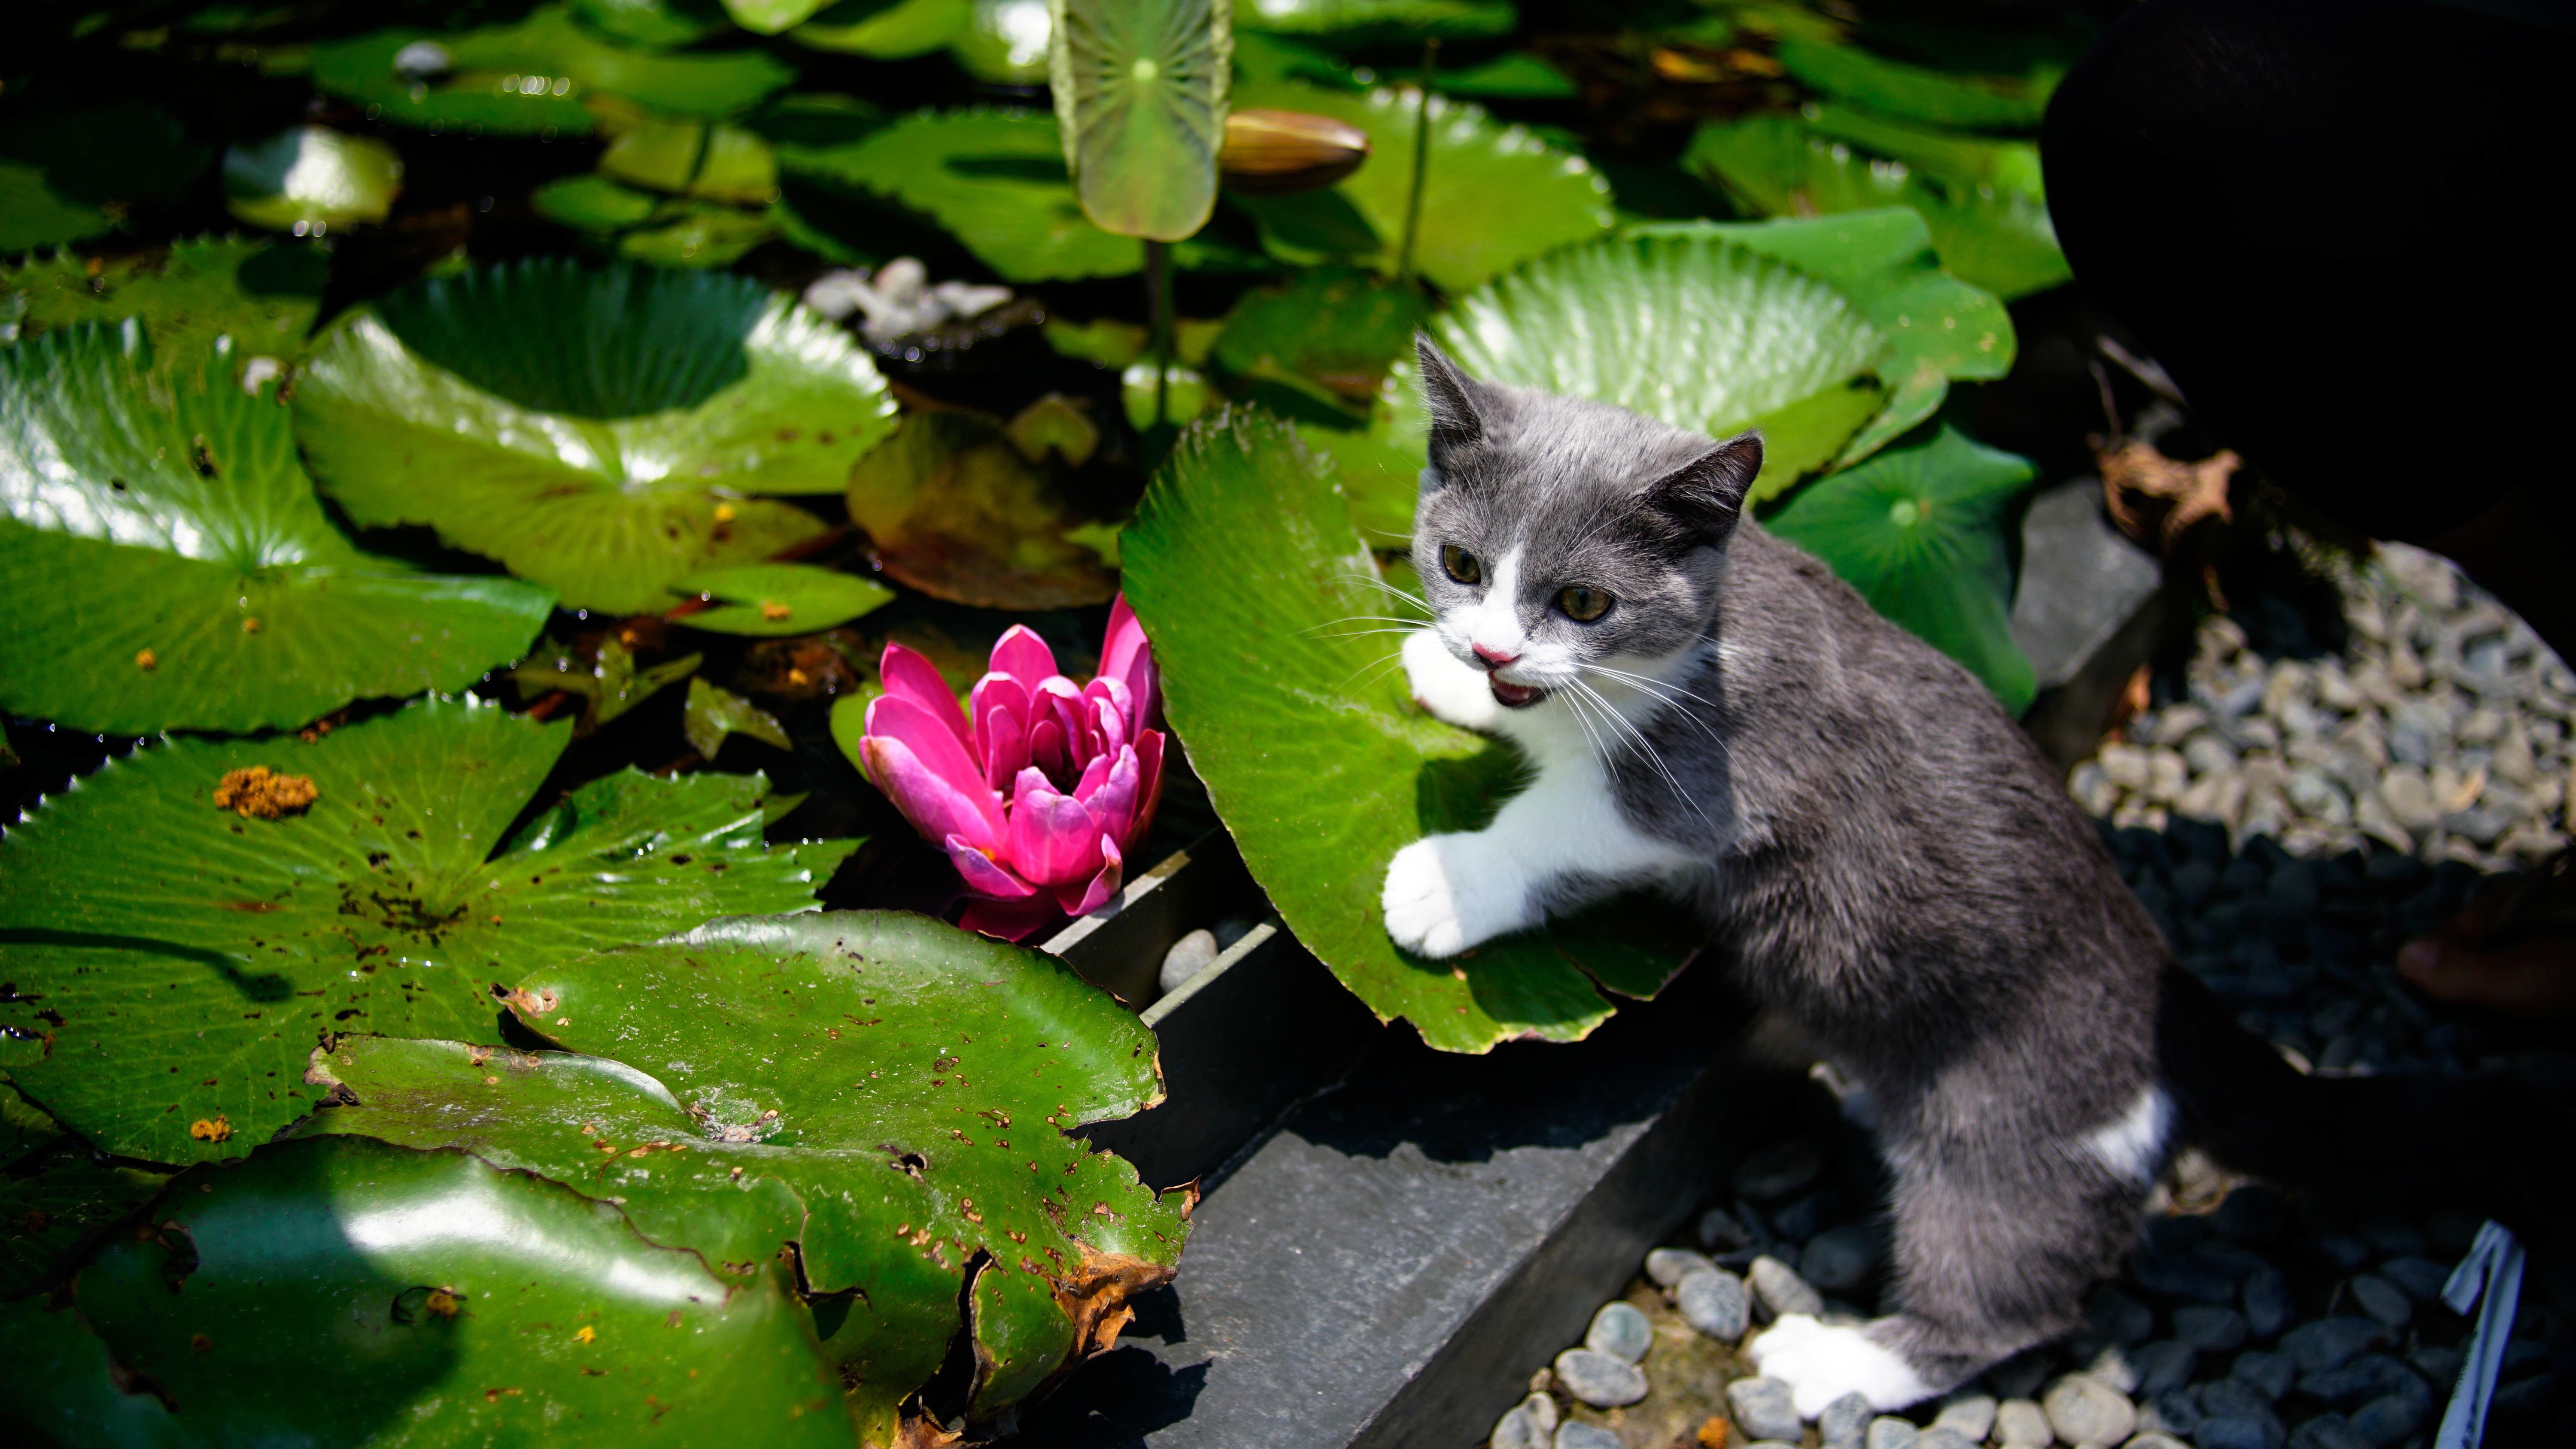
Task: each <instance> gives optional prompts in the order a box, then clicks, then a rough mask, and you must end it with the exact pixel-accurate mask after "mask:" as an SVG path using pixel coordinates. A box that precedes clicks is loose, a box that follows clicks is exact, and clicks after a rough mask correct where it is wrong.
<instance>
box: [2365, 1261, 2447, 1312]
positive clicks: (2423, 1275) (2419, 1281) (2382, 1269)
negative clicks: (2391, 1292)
mask: <svg viewBox="0 0 2576 1449" xmlns="http://www.w3.org/2000/svg"><path fill="white" fill-rule="evenodd" d="M2379 1276H2380V1277H2382V1278H2385V1279H2387V1280H2388V1281H2389V1282H2391V1283H2394V1284H2396V1285H2397V1286H2398V1287H2399V1288H2401V1289H2403V1290H2405V1293H2406V1296H2407V1297H2409V1298H2412V1299H2414V1300H2415V1301H2416V1302H2418V1303H2430V1302H2432V1301H2434V1300H2435V1299H2437V1298H2440V1297H2441V1296H2442V1287H2443V1285H2444V1284H2446V1283H2449V1282H2450V1281H2451V1270H2450V1268H2449V1266H2448V1265H2446V1264H2442V1263H2436V1262H2434V1261H2433V1260H2432V1259H2430V1258H2392V1259H2390V1260H2389V1261H2387V1262H2385V1263H2382V1264H2380V1265H2379Z"/></svg>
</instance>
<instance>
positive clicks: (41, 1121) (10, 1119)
mask: <svg viewBox="0 0 2576 1449" xmlns="http://www.w3.org/2000/svg"><path fill="white" fill-rule="evenodd" d="M37 1055H41V1051H40V1052H38V1053H37ZM7 1080H8V1078H7V1075H6V1074H5V1073H0V1167H7V1166H11V1165H14V1164H15V1163H16V1162H17V1161H18V1160H19V1159H20V1158H23V1157H26V1156H27V1155H29V1154H30V1153H33V1152H34V1151H36V1150H37V1149H38V1148H40V1147H45V1146H49V1145H51V1144H52V1143H54V1142H57V1141H60V1140H61V1138H62V1135H63V1129H62V1124H61V1123H58V1122H56V1121H55V1120H54V1119H53V1118H51V1117H48V1116H46V1115H45V1114H44V1113H42V1112H40V1111H38V1110H36V1108H35V1107H34V1106H32V1105H31V1104H29V1102H28V1101H27V1099H26V1098H24V1097H21V1096H19V1095H18V1093H17V1091H16V1090H15V1089H13V1088H11V1087H9V1086H7V1085H6V1083H7Z"/></svg>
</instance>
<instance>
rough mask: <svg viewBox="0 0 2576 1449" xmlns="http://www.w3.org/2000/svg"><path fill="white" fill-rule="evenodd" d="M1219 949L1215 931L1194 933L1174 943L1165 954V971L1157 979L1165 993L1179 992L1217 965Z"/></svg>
mask: <svg viewBox="0 0 2576 1449" xmlns="http://www.w3.org/2000/svg"><path fill="white" fill-rule="evenodd" d="M1216 958H1217V948H1216V933H1215V932H1214V931H1192V932H1190V933H1189V934H1188V935H1186V936H1183V937H1182V938H1181V939H1179V940H1177V941H1174V942H1173V943H1172V949H1170V950H1169V951H1166V952H1164V953H1163V969H1162V971H1161V973H1160V974H1159V976H1158V978H1157V984H1159V985H1160V986H1161V987H1162V988H1163V990H1164V992H1165V993H1167V994H1168V993H1170V992H1174V991H1178V990H1180V989H1181V987H1182V985H1183V983H1185V982H1187V981H1188V980H1189V979H1190V978H1191V977H1193V976H1196V975H1198V974H1199V973H1200V972H1202V971H1205V970H1206V969H1207V968H1209V967H1210V966H1213V965H1215V964H1216Z"/></svg>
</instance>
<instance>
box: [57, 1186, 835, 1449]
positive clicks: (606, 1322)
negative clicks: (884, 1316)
mask: <svg viewBox="0 0 2576 1449" xmlns="http://www.w3.org/2000/svg"><path fill="white" fill-rule="evenodd" d="M154 1216H155V1217H156V1219H158V1225H157V1231H156V1232H154V1233H153V1234H152V1235H151V1236H149V1237H145V1238H136V1237H134V1236H132V1235H125V1236H121V1237H120V1238H118V1240H117V1241H115V1242H113V1243H111V1244H109V1245H107V1247H106V1248H105V1249H104V1250H102V1251H101V1252H100V1254H99V1255H98V1257H97V1258H96V1259H94V1260H93V1261H91V1262H90V1263H89V1265H88V1266H87V1267H85V1268H83V1269H82V1271H81V1275H80V1281H79V1284H78V1287H77V1296H76V1299H75V1302H76V1305H77V1307H78V1309H79V1313H80V1319H81V1320H82V1322H83V1323H84V1324H85V1325H86V1326H87V1327H88V1328H89V1329H90V1331H91V1332H93V1333H95V1334H96V1335H97V1336H98V1339H99V1341H100V1342H102V1343H103V1344H104V1345H105V1346H106V1348H107V1350H108V1354H109V1356H110V1357H111V1358H112V1359H113V1360H114V1361H115V1362H116V1363H117V1364H119V1365H120V1366H122V1367H124V1368H126V1369H128V1370H130V1371H132V1372H134V1373H137V1374H139V1375H141V1376H142V1377H143V1378H144V1380H145V1381H147V1382H149V1383H151V1384H152V1385H154V1386H156V1387H157V1388H158V1389H160V1390H161V1392H162V1393H163V1394H166V1395H167V1396H168V1398H167V1402H168V1403H170V1404H174V1405H176V1406H177V1407H176V1409H175V1410H174V1411H173V1412H172V1420H173V1423H172V1426H171V1427H173V1428H175V1429H177V1430H179V1431H180V1432H182V1433H185V1434H187V1435H188V1436H189V1437H190V1438H191V1439H193V1440H194V1441H195V1442H200V1443H204V1442H214V1441H222V1442H252V1443H303V1444H320V1443H328V1444H357V1443H382V1442H387V1441H389V1440H396V1439H398V1440H399V1442H402V1443H405V1444H415V1445H423V1446H451V1445H454V1446H463V1445H474V1444H493V1443H508V1442H522V1441H526V1440H531V1439H540V1438H541V1439H546V1440H549V1441H564V1440H569V1441H570V1442H575V1443H601V1444H607V1443H633V1442H635V1441H636V1440H638V1439H639V1438H644V1437H648V1436H650V1437H654V1438H664V1437H669V1438H670V1442H673V1443H682V1442H700V1441H704V1442H716V1441H719V1440H723V1441H733V1442H745V1443H759V1444H763V1445H772V1444H775V1445H794V1446H806V1445H812V1446H816V1449H820V1446H825V1445H833V1446H840V1449H847V1446H848V1445H849V1444H850V1442H851V1440H852V1438H853V1430H854V1428H855V1425H854V1424H853V1423H852V1420H851V1417H850V1414H849V1412H848V1410H847V1408H846V1407H844V1405H843V1404H842V1402H841V1393H840V1384H839V1383H838V1381H837V1380H836V1378H835V1377H834V1375H833V1374H832V1372H831V1368H830V1365H829V1364H828V1362H827V1361H826V1360H825V1359H824V1357H823V1354H822V1352H821V1346H820V1345H819V1344H818V1343H817V1341H816V1337H815V1332H814V1320H813V1316H812V1315H811V1314H810V1313H808V1312H807V1311H806V1310H805V1308H804V1306H803V1305H802V1304H800V1303H798V1302H797V1300H796V1295H795V1292H794V1290H793V1288H792V1287H791V1285H790V1282H789V1276H790V1270H788V1269H787V1268H786V1267H785V1266H784V1265H772V1266H769V1267H767V1268H765V1269H764V1270H763V1271H761V1272H759V1273H757V1274H755V1275H753V1276H752V1277H751V1278H750V1280H749V1281H744V1280H742V1279H739V1278H731V1277H727V1276H721V1275H719V1274H718V1273H716V1272H715V1271H714V1270H713V1269H712V1268H711V1267H710V1266H709V1265H707V1264H705V1263H703V1262H701V1261H700V1260H699V1259H698V1257H697V1255H695V1254H693V1253H688V1252H685V1251H680V1250H677V1249H672V1248H665V1247H657V1246H655V1245H654V1244H652V1243H651V1242H648V1241H647V1240H646V1239H645V1238H644V1237H643V1236H642V1235H641V1234H639V1233H638V1232H637V1231H636V1229H635V1228H634V1227H633V1226H632V1225H631V1224H630V1223H629V1222H627V1221H626V1220H625V1219H624V1218H623V1217H621V1216H620V1215H619V1214H618V1213H617V1211H616V1210H615V1209H614V1208H611V1207H609V1206H608V1205H606V1204H603V1203H600V1202H597V1201H594V1200H592V1199H590V1198H586V1197H583V1196H581V1195H580V1194H578V1193H576V1192H574V1191H572V1190H570V1189H568V1188H565V1187H563V1186H560V1185H558V1184H555V1183H551V1182H545V1181H540V1180H538V1179H535V1178H531V1177H523V1176H517V1175H513V1174H509V1173H505V1172H502V1171H500V1170H498V1169H496V1168H494V1167H492V1166H490V1165H487V1164H486V1163H483V1162H480V1161H477V1160H476V1159H474V1158H472V1157H467V1156H461V1155H458V1154H455V1153H427V1152H412V1151H409V1150H406V1149H404V1148H400V1147H392V1146H387V1145H386V1144H384V1143H380V1142H368V1141H364V1140H360V1139H356V1138H331V1139H325V1140H322V1141H315V1142H292V1143H284V1144H280V1145H278V1146H275V1147H271V1148H268V1149H266V1150H264V1151H261V1152H260V1153H258V1154H257V1155H256V1156H254V1157H252V1158H251V1160H250V1161H248V1162H247V1163H243V1164H241V1165H239V1166H238V1167H235V1168H233V1169H231V1170H228V1171H221V1172H215V1171H205V1170H200V1171H198V1172H195V1173H190V1174H187V1175H185V1176H183V1177H182V1178H181V1179H180V1180H179V1181H177V1182H175V1183H173V1184H172V1185H171V1190H170V1192H169V1193H168V1194H167V1195H166V1196H165V1197H164V1198H163V1199H162V1201H161V1203H160V1204H159V1205H158V1206H157V1208H156V1209H155V1213H154ZM429 1224H435V1225H436V1226H435V1228H434V1230H431V1229H427V1228H426V1227H425V1225H429ZM174 1286H176V1287H177V1289H178V1291H175V1292H174V1291H173V1289H174ZM281 1365H293V1366H294V1372H295V1376H296V1383H295V1386H294V1389H293V1391H292V1392H280V1391H279V1386H278V1384H277V1381H276V1380H277V1373H278V1370H279V1367H280V1366H281ZM39 1392H40V1393H42V1394H44V1395H46V1396H50V1395H51V1394H52V1393H53V1392H56V1391H54V1390H50V1389H46V1390H40V1391H39ZM671 1436H676V1437H671Z"/></svg>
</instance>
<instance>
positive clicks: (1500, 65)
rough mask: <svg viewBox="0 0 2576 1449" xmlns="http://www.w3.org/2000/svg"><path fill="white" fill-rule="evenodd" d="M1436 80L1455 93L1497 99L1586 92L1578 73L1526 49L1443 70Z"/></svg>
mask: <svg viewBox="0 0 2576 1449" xmlns="http://www.w3.org/2000/svg"><path fill="white" fill-rule="evenodd" d="M1434 84H1436V85H1437V86H1439V88H1440V89H1442V90H1444V91H1447V92H1449V93H1450V94H1451V95H1457V96H1481V97H1483V98H1485V99H1486V100H1495V101H1570V100H1574V99H1576V98H1577V97H1579V96H1581V95H1582V94H1583V87H1581V86H1579V85H1576V84H1575V83H1574V77H1572V76H1570V75H1567V74H1566V73H1565V72H1564V71H1562V70H1559V69H1558V68H1557V67H1555V66H1553V65H1550V64H1548V63H1547V62H1546V61H1544V60H1542V59H1540V58H1539V57H1537V56H1535V55H1532V54H1530V53H1529V52H1528V51H1525V50H1515V51H1510V52H1507V53H1505V54H1502V55H1498V56H1496V57H1494V58H1493V59H1492V60H1488V61H1484V62H1482V63H1480V64H1477V65H1471V66H1467V67H1465V68H1464V69H1461V70H1453V71H1445V72H1442V73H1441V74H1440V76H1439V78H1438V79H1437V80H1436V81H1435V82H1434Z"/></svg>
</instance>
